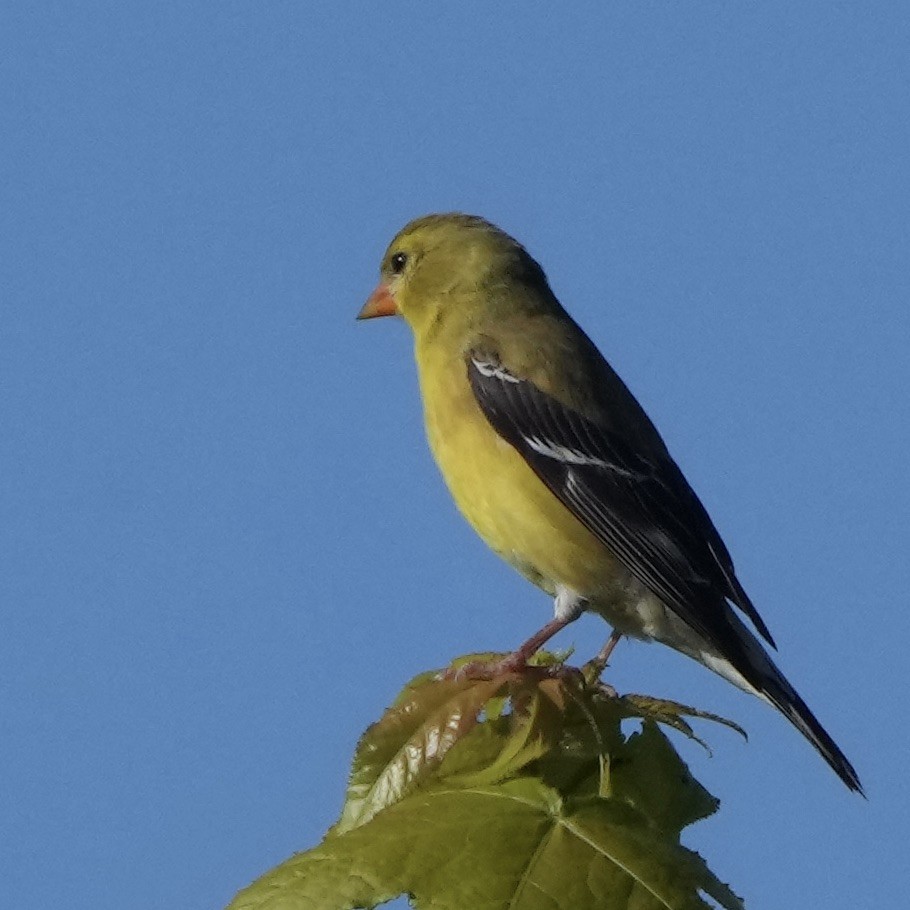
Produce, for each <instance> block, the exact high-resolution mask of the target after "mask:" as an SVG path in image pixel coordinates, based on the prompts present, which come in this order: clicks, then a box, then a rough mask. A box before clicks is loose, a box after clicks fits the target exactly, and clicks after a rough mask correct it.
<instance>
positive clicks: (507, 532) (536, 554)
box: [419, 352, 627, 600]
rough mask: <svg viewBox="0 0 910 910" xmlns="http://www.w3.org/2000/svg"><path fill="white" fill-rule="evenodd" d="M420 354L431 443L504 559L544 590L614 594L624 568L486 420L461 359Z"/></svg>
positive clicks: (473, 520) (466, 509) (468, 512)
mask: <svg viewBox="0 0 910 910" xmlns="http://www.w3.org/2000/svg"><path fill="white" fill-rule="evenodd" d="M432 358H433V354H432V352H431V354H430V356H429V357H421V358H419V363H420V384H421V392H422V397H423V402H424V417H425V421H426V430H427V437H428V439H429V443H430V448H431V449H432V451H433V455H434V457H435V458H436V462H437V464H438V465H439V468H440V470H441V471H442V475H443V477H444V478H445V481H446V484H447V485H448V487H449V490H450V492H451V494H452V497H453V498H454V500H455V502H456V504H457V506H458V508H459V509H460V510H461V512H462V514H463V515H464V516H465V518H466V519H467V520H468V521H469V522H470V524H471V525H472V527H473V528H474V530H475V531H477V533H478V534H479V535H480V536H481V537H482V538H483V539H484V540H485V541H486V543H487V544H488V545H489V546H490V547H491V548H492V549H493V550H494V551H495V552H496V553H498V554H499V555H500V556H501V557H502V558H503V559H505V560H506V561H507V562H509V563H511V564H512V565H513V566H514V567H515V568H517V569H518V570H519V571H520V572H522V574H524V575H525V576H526V577H527V578H529V579H530V580H531V581H532V582H534V583H535V584H536V585H538V586H539V587H541V588H543V589H544V590H545V591H547V592H548V593H550V594H553V593H554V592H555V589H556V586H557V585H565V586H567V587H569V588H571V589H572V590H574V591H576V592H578V593H580V594H582V595H585V596H590V597H592V598H595V599H600V600H613V599H615V597H616V596H617V595H618V594H619V591H618V590H615V589H616V588H617V586H618V587H620V588H623V589H624V588H625V586H626V584H627V575H626V573H625V571H624V570H622V569H621V568H620V567H619V565H618V564H617V562H616V561H615V559H614V558H613V556H612V554H610V553H609V551H608V550H607V549H606V548H605V547H604V546H603V545H602V544H601V543H600V542H599V541H598V540H597V539H596V538H595V537H594V536H593V535H592V534H591V533H590V532H589V531H588V530H587V529H586V528H585V527H584V526H583V525H582V524H581V523H580V522H579V521H578V520H577V519H576V518H575V516H574V515H572V513H571V512H569V510H568V509H566V507H565V506H563V505H562V503H561V502H560V501H559V500H558V499H557V498H556V497H555V496H554V495H553V494H552V493H551V492H550V490H549V489H547V487H546V486H545V485H544V484H543V482H542V481H540V480H539V479H538V478H537V476H536V475H535V474H534V472H533V471H532V470H531V469H530V468H529V467H528V465H527V464H526V463H525V461H524V459H523V458H522V457H521V455H519V453H518V452H517V451H516V450H515V449H514V448H513V447H512V446H511V445H509V444H508V443H507V442H506V441H505V440H503V439H502V438H501V437H500V436H499V435H498V434H497V433H496V432H495V430H494V429H493V428H492V426H490V424H489V422H488V421H487V419H486V417H485V416H484V415H483V413H482V412H481V410H480V408H479V406H478V405H477V402H476V400H475V398H474V394H473V392H472V390H471V387H470V384H469V382H468V379H467V370H466V366H465V363H464V361H463V360H462V359H461V358H460V357H458V358H456V359H455V360H454V362H453V361H451V360H450V361H440V360H439V359H438V358H437V359H435V360H434V359H432Z"/></svg>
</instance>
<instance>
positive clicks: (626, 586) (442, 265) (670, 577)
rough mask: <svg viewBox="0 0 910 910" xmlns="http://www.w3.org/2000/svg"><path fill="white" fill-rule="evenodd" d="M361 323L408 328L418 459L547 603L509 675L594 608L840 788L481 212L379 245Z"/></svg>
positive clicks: (818, 729)
mask: <svg viewBox="0 0 910 910" xmlns="http://www.w3.org/2000/svg"><path fill="white" fill-rule="evenodd" d="M380 276H381V278H380V283H379V286H378V287H377V288H376V290H375V292H374V293H373V294H372V296H371V297H370V298H369V300H368V301H367V303H366V305H365V306H364V307H363V309H362V310H361V311H360V314H359V317H358V318H360V319H369V318H373V317H377V316H391V315H401V316H402V317H404V319H405V321H406V322H407V323H408V325H409V326H410V328H411V330H412V331H413V334H414V343H415V356H416V361H417V369H418V374H419V380H420V389H421V394H422V398H423V409H424V418H425V421H426V431H427V437H428V439H429V443H430V448H431V449H432V451H433V455H434V457H435V459H436V461H437V463H438V465H439V468H440V470H441V471H442V475H443V477H444V478H445V481H446V483H447V485H448V487H449V490H450V491H451V494H452V496H453V498H454V500H455V502H456V504H457V505H458V508H459V509H460V510H461V512H462V513H463V514H464V516H465V518H467V520H468V521H469V522H470V524H471V525H472V526H473V527H474V529H475V530H476V531H477V533H478V534H479V535H480V536H481V537H482V538H483V539H484V540H485V541H486V542H487V544H488V545H489V546H490V547H491V548H492V549H493V550H494V551H495V552H496V553H498V554H499V556H501V557H502V558H503V559H504V560H506V562H508V563H510V564H511V565H512V566H514V567H515V568H516V569H517V570H518V571H519V572H521V573H522V574H523V575H524V576H525V577H526V578H528V579H529V580H530V581H532V582H533V583H534V584H535V585H537V586H538V587H540V588H542V589H543V590H544V591H546V592H547V593H548V594H550V595H551V596H552V597H553V598H554V600H555V610H554V614H555V615H554V619H553V620H552V621H551V622H549V623H547V625H546V626H544V628H543V629H541V631H540V632H539V633H537V634H536V635H535V636H533V637H532V638H530V639H529V640H528V641H527V642H526V643H525V644H524V645H522V647H521V648H519V649H518V651H516V653H515V655H513V663H512V664H511V666H520V665H521V664H522V663H523V662H524V661H525V660H526V659H527V658H528V657H529V656H530V655H531V654H532V653H533V652H534V651H535V650H536V649H537V648H539V647H540V646H541V645H542V644H543V643H544V642H545V641H546V640H547V639H548V638H550V637H551V636H552V635H553V634H555V633H556V632H557V631H559V630H560V629H561V628H563V627H564V626H566V625H567V624H568V623H570V622H572V621H573V620H575V619H576V618H577V617H578V616H579V615H580V614H581V613H582V612H583V611H585V610H590V611H593V612H595V613H598V614H600V615H601V616H603V617H604V618H605V619H606V620H607V622H609V623H610V625H611V626H612V627H613V629H614V637H613V638H612V639H611V643H615V641H616V639H617V637H618V636H620V635H629V636H633V637H635V638H640V639H645V640H655V641H659V642H662V643H663V644H665V645H669V646H670V647H671V648H675V649H676V650H677V651H681V652H682V653H683V654H686V655H688V656H689V657H691V658H694V659H695V660H697V661H699V662H700V663H702V664H704V665H705V666H706V667H708V668H709V669H711V670H713V671H714V672H716V673H718V674H720V675H721V676H722V677H724V678H725V679H727V680H729V681H730V682H732V683H734V684H735V685H737V686H739V687H740V688H742V689H744V690H746V691H747V692H751V693H753V694H754V695H757V696H758V697H759V698H762V699H764V700H765V701H767V702H769V703H771V704H772V705H774V706H775V707H777V708H778V709H779V710H780V711H781V712H782V713H783V714H784V716H785V717H786V718H787V719H788V720H789V721H790V722H791V723H792V724H793V725H794V726H795V727H796V728H797V729H798V730H799V731H800V732H801V733H802V734H803V735H804V736H805V737H806V738H807V739H808V740H809V742H811V743H812V745H813V746H815V748H816V749H817V750H818V751H819V752H820V753H821V755H822V756H823V757H824V758H825V760H826V761H827V762H828V764H829V765H831V767H832V768H833V769H834V771H835V772H836V773H837V774H838V776H839V777H840V778H841V780H842V781H843V782H844V783H845V784H846V785H847V786H848V787H849V788H850V789H851V790H857V791H860V792H862V787H861V785H860V782H859V778H858V776H857V774H856V771H855V770H854V769H853V766H852V765H851V764H850V762H849V761H848V760H847V758H846V756H845V755H844V754H843V752H841V750H840V749H839V748H838V746H837V745H836V744H835V742H834V740H833V739H832V738H831V736H830V735H829V734H828V733H827V732H826V731H825V729H824V728H823V727H822V725H821V724H820V723H819V722H818V720H816V718H815V716H814V715H813V714H812V712H811V711H810V710H809V708H808V707H807V705H806V703H805V702H804V701H803V700H802V699H801V698H800V696H799V695H798V694H797V693H796V690H795V689H794V688H793V686H792V685H790V683H789V682H788V681H787V679H786V678H785V677H784V675H783V674H782V673H781V671H780V670H779V669H778V668H777V667H776V666H775V664H774V662H773V661H772V660H771V658H770V657H769V656H768V654H767V652H766V651H765V649H764V647H763V646H762V645H761V643H760V642H759V640H758V638H757V637H756V636H755V635H754V634H753V633H752V632H751V631H750V630H749V629H748V628H747V626H746V624H745V623H744V622H743V621H742V619H740V617H739V616H738V615H737V613H736V612H735V610H734V608H736V609H738V610H739V611H740V612H741V613H742V614H744V615H745V617H747V618H748V619H749V620H750V621H751V623H752V625H753V626H754V628H755V629H756V630H757V632H758V633H759V634H760V635H761V637H762V638H763V639H764V640H765V641H766V642H767V643H768V644H770V645H771V646H772V647H774V641H773V639H772V638H771V634H770V632H769V631H768V628H767V626H766V625H765V624H764V622H763V621H762V619H761V617H760V616H759V614H758V611H757V610H756V609H755V607H754V606H753V604H752V601H751V600H750V599H749V597H748V595H747V594H746V592H745V591H744V590H743V587H742V585H741V584H740V583H739V580H738V579H737V577H736V573H735V571H734V569H733V561H732V560H731V558H730V554H729V553H728V552H727V548H726V547H725V546H724V543H723V541H722V540H721V538H720V535H719V534H718V532H717V529H716V528H715V527H714V525H713V523H712V522H711V519H710V518H709V517H708V513H707V512H706V511H705V508H704V506H703V505H702V504H701V502H700V501H699V499H698V497H697V496H696V495H695V493H694V491H693V490H692V488H691V487H690V486H689V484H688V482H687V481H686V479H685V477H683V474H682V472H681V471H680V469H679V468H678V467H677V465H676V463H675V462H674V461H673V459H672V458H671V456H670V454H669V452H668V451H667V447H666V445H665V444H664V442H663V440H662V439H661V437H660V434H659V433H658V432H657V429H656V428H655V427H654V425H653V424H652V423H651V421H650V419H649V418H648V416H647V415H646V414H645V412H644V410H642V408H641V406H640V405H639V404H638V402H637V401H636V400H635V398H634V397H633V395H632V394H631V392H630V391H629V390H628V389H627V388H626V386H625V385H624V383H623V382H622V380H621V379H620V378H619V377H618V376H617V375H616V373H615V372H614V371H613V369H612V368H611V367H610V365H609V364H608V363H607V362H606V360H605V359H604V358H603V356H602V355H601V354H600V352H599V351H598V350H597V348H596V347H595V346H594V344H593V343H592V342H591V341H590V339H589V338H588V337H587V335H585V333H584V332H583V331H582V330H581V329H580V328H579V327H578V326H577V325H576V324H575V322H574V321H573V320H572V318H571V317H570V316H569V315H568V313H566V311H565V310H564V309H563V308H562V306H561V305H560V303H559V301H558V300H557V299H556V297H555V296H554V294H553V292H552V291H551V290H550V287H549V284H548V283H547V279H546V276H545V275H544V272H543V269H542V268H541V267H540V265H539V264H538V263H537V262H536V261H535V260H534V259H533V258H532V257H531V256H530V255H529V254H528V253H527V251H526V250H525V249H524V248H523V247H522V246H521V245H520V244H519V243H518V242H517V241H515V240H514V239H513V238H512V237H510V236H509V235H508V234H506V233H504V232H503V231H502V230H500V229H499V228H497V227H496V226H494V225H492V224H490V223H489V222H488V221H485V220H484V219H482V218H479V217H475V216H471V215H463V214H444V215H427V216H425V217H423V218H419V219H417V220H416V221H412V222H411V223H410V224H408V225H407V226H406V227H405V228H404V229H403V230H402V231H401V232H400V233H399V234H398V235H397V236H396V237H395V239H394V240H393V241H392V243H391V245H390V246H389V248H388V250H387V251H386V253H385V256H384V257H383V260H382V265H381V269H380Z"/></svg>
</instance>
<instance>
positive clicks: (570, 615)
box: [450, 587, 587, 679]
mask: <svg viewBox="0 0 910 910" xmlns="http://www.w3.org/2000/svg"><path fill="white" fill-rule="evenodd" d="M586 606H587V601H586V600H585V599H584V598H583V597H581V596H580V595H579V594H576V593H575V592H574V591H571V590H569V589H568V588H562V587H560V588H557V593H556V601H555V604H554V613H555V614H556V615H555V616H554V617H553V619H551V620H550V621H549V622H548V623H547V624H546V625H545V626H544V627H543V628H542V629H540V630H539V631H537V632H535V633H534V634H533V635H532V636H531V637H530V638H529V639H528V640H527V641H526V642H524V644H522V645H519V647H518V648H516V649H515V650H514V651H513V652H512V653H511V654H509V655H508V656H507V657H504V658H502V660H496V661H491V662H489V663H477V664H467V665H466V666H464V667H461V668H459V669H458V670H456V671H454V674H453V675H455V676H468V677H481V678H483V679H492V678H494V677H496V676H500V675H502V674H505V673H518V672H521V671H522V670H524V669H525V668H526V667H527V665H528V661H529V660H530V659H531V658H532V657H533V656H534V655H535V654H536V653H537V652H538V651H539V650H540V649H541V648H542V647H543V646H544V645H545V644H546V643H547V642H548V641H549V640H550V639H551V638H552V637H553V636H554V635H555V634H556V633H557V632H561V631H562V630H563V629H564V628H565V627H566V626H567V625H569V624H570V623H573V622H575V620H576V619H578V617H579V616H581V614H582V613H584V611H585V607H586ZM450 672H451V671H450Z"/></svg>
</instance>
